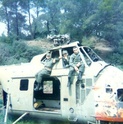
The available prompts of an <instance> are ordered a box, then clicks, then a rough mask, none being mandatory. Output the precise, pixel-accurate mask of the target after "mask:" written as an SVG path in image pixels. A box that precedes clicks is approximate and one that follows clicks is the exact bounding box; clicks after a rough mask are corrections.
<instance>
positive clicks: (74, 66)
mask: <svg viewBox="0 0 123 124" xmlns="http://www.w3.org/2000/svg"><path fill="white" fill-rule="evenodd" d="M73 52H74V53H73V54H72V55H71V56H70V62H69V65H70V68H69V74H68V84H67V86H68V87H69V86H70V85H71V83H72V80H71V77H72V74H73V72H75V71H76V72H77V74H78V77H77V81H78V82H82V74H83V72H84V68H85V66H84V63H83V62H82V59H81V57H80V54H79V50H78V48H77V47H74V48H73Z"/></svg>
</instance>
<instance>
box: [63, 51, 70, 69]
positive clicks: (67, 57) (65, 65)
mask: <svg viewBox="0 0 123 124" xmlns="http://www.w3.org/2000/svg"><path fill="white" fill-rule="evenodd" d="M62 54H63V57H62V62H63V67H64V68H68V67H69V59H70V57H69V56H68V52H67V51H66V50H64V51H63V53H62ZM65 54H66V56H65Z"/></svg>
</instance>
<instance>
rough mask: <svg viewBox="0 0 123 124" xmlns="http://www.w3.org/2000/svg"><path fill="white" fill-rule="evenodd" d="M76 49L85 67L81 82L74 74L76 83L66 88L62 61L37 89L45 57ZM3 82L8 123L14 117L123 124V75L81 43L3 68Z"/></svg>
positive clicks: (0, 79) (4, 104) (67, 71)
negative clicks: (37, 74) (36, 80)
mask: <svg viewBox="0 0 123 124" xmlns="http://www.w3.org/2000/svg"><path fill="white" fill-rule="evenodd" d="M73 47H77V48H78V49H79V53H80V56H81V59H82V61H83V63H84V65H85V70H84V73H83V75H82V82H81V83H78V82H77V73H76V72H75V73H74V74H73V75H72V77H73V83H72V84H71V86H70V87H67V82H68V73H69V68H64V67H63V61H62V59H60V60H59V61H58V62H57V63H56V64H55V65H54V66H53V69H52V73H51V75H50V76H48V77H43V79H42V82H41V83H42V89H41V90H35V86H36V82H35V74H36V73H37V72H38V71H39V70H41V69H42V68H43V64H42V61H43V60H44V59H45V58H46V54H47V53H48V52H50V53H51V55H52V58H58V57H59V56H62V51H63V50H67V51H68V54H69V56H70V55H71V54H72V53H73V51H72V50H73ZM0 83H1V85H2V89H3V106H5V108H6V114H5V118H4V121H5V122H6V118H7V115H8V114H12V115H19V116H20V118H21V117H23V116H30V117H36V118H45V119H55V120H67V121H69V122H73V123H82V124H115V123H116V124H117V123H123V72H122V71H121V70H120V69H118V68H117V67H115V66H113V65H111V64H109V63H106V62H105V61H104V60H103V59H102V58H100V57H99V56H98V55H97V54H96V53H95V52H94V51H93V50H92V49H91V48H90V47H87V46H83V45H81V44H80V43H79V42H72V43H69V44H64V45H62V46H57V47H54V48H52V49H50V50H49V51H47V52H45V53H43V54H39V55H36V56H34V57H33V58H32V60H31V61H30V62H29V63H21V64H18V65H8V66H7V65H6V66H1V67H0ZM13 124H14V123H13Z"/></svg>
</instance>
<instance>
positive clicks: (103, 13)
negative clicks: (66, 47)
mask: <svg viewBox="0 0 123 124" xmlns="http://www.w3.org/2000/svg"><path fill="white" fill-rule="evenodd" d="M0 2H1V4H2V6H0V21H1V22H4V23H5V24H6V27H7V33H8V34H7V36H5V35H4V34H3V35H2V36H1V37H0V41H1V42H4V43H9V44H12V45H13V46H11V47H14V46H16V45H14V43H13V41H15V40H18V42H19V43H20V42H21V39H36V38H39V37H40V38H46V37H47V35H48V34H50V33H51V31H52V30H55V31H56V34H65V33H69V34H70V37H71V39H72V40H77V41H80V42H83V43H86V44H90V45H91V46H92V47H93V42H92V41H91V40H90V39H89V38H90V37H93V36H96V37H98V38H103V39H105V40H107V41H109V42H110V44H111V45H112V46H114V47H116V49H117V48H119V49H120V50H119V51H117V52H115V51H116V50H115V51H114V52H115V53H112V56H111V57H114V58H111V59H112V61H114V60H115V58H117V56H119V57H120V55H119V54H120V53H121V52H120V51H122V50H121V49H122V48H121V47H122V45H120V42H121V41H122V39H123V34H122V32H123V1H122V0H79V1H78V0H52V1H51V0H36V1H34V0H22V1H21V2H20V0H9V1H8V0H0ZM20 46H22V47H20V48H19V46H18V45H17V46H16V47H15V50H17V49H18V51H16V52H15V51H14V49H13V51H12V50H10V53H11V54H12V56H13V57H14V59H15V62H17V61H18V60H20V59H22V60H23V57H24V56H25V55H27V54H28V53H30V50H31V49H28V50H27V49H25V46H23V45H22V44H20ZM11 49H12V48H11ZM32 49H34V51H35V48H32ZM20 51H22V52H20ZM6 52H7V50H6ZM14 53H15V54H14ZM4 54H5V52H4V53H3V55H4ZM13 54H14V55H13ZM17 54H18V55H17ZM30 54H31V55H32V54H35V53H34V52H31V53H30ZM121 54H122V53H121ZM9 55H10V54H9V53H7V56H6V57H5V58H6V60H8V56H9ZM27 57H28V61H29V60H30V59H31V57H29V56H27ZM119 57H118V58H119ZM120 60H121V61H122V59H120ZM1 61H5V60H3V58H2V59H1V58H0V62H1ZM10 61H12V59H10ZM23 61H26V58H25V57H24V60H23ZM117 61H118V60H117ZM117 61H116V62H117ZM118 63H122V62H118Z"/></svg>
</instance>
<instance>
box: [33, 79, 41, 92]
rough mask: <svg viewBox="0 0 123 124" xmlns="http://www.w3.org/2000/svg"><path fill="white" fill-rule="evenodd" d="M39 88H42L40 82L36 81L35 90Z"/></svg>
mask: <svg viewBox="0 0 123 124" xmlns="http://www.w3.org/2000/svg"><path fill="white" fill-rule="evenodd" d="M35 82H36V81H35ZM39 88H40V83H38V82H36V83H35V88H34V90H35V91H37V90H39Z"/></svg>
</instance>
